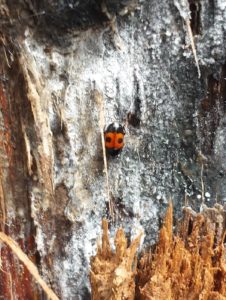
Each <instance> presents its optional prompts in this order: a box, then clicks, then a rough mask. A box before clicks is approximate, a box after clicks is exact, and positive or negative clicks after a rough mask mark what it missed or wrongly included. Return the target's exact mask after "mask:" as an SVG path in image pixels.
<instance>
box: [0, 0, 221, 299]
mask: <svg viewBox="0 0 226 300" xmlns="http://www.w3.org/2000/svg"><path fill="white" fill-rule="evenodd" d="M189 18H190V22H189V21H188V20H189ZM225 20H226V5H225V1H224V0H216V1H211V0H209V1H207V0H189V1H186V0H164V1H155V0H153V1H148V0H142V1H141V0H140V1H135V0H128V1H120V0H118V1H116V0H106V1H94V0H86V1H82V0H81V1H73V0H71V1H57V0H53V1H50V0H47V1H42V0H41V1H36V0H35V1H30V0H26V1H25V0H20V1H11V0H2V1H1V2H0V34H1V39H0V43H1V51H0V58H1V59H0V180H1V181H0V183H1V184H0V203H1V230H2V231H4V232H5V233H7V234H9V235H10V236H11V237H13V238H14V239H15V240H16V241H17V242H18V243H19V244H20V245H21V247H22V249H23V250H24V252H25V253H27V254H28V255H29V256H30V257H31V258H32V260H33V261H35V263H36V264H37V265H38V267H39V270H40V272H41V273H42V276H43V277H44V278H45V280H46V281H47V282H48V283H49V284H50V285H51V287H52V288H53V290H54V291H55V292H56V293H57V294H58V296H59V297H60V298H61V299H76V300H77V299H85V300H86V299H89V298H90V284H89V279H88V274H89V260H90V257H91V255H94V253H95V251H96V240H97V238H98V236H100V232H101V219H102V218H103V217H108V218H109V219H110V221H112V219H111V216H110V214H109V211H108V197H107V192H106V176H105V173H104V172H103V170H104V163H103V154H102V146H101V135H100V127H99V119H100V106H99V105H98V104H97V103H96V102H95V100H94V97H93V91H94V89H97V90H99V91H100V92H101V93H102V94H103V96H104V100H103V101H104V111H105V124H106V125H108V124H110V123H112V122H114V121H117V122H119V123H121V124H123V125H125V126H126V136H125V143H126V144H125V147H124V149H123V151H122V152H121V154H120V155H119V156H117V157H116V158H111V157H108V176H109V188H110V195H111V202H112V204H113V206H114V216H115V221H114V222H111V231H112V235H113V234H114V231H115V229H116V228H117V227H119V226H123V227H124V228H125V231H126V233H127V234H128V235H131V238H133V237H134V236H136V235H137V233H138V232H139V231H140V229H144V232H145V234H146V235H145V238H144V245H143V246H144V247H145V246H146V245H150V244H153V243H154V241H155V240H156V236H157V233H158V229H159V224H160V223H161V219H162V216H163V215H164V213H165V209H166V206H167V203H168V200H169V198H172V199H173V203H174V207H175V213H176V216H177V217H179V216H180V213H181V208H182V206H184V205H189V206H191V207H192V208H194V209H196V210H198V209H199V208H200V205H201V204H203V203H205V204H207V205H209V206H211V205H212V204H213V203H215V202H218V203H221V204H224V203H225V201H226V200H225V199H226V184H225V183H226V176H225V175H226V174H225V172H226V119H225V111H226V84H225V77H226V65H225V58H226V51H225V50H226V49H225V45H226V43H225V36H226V35H225V34H226V21H225ZM189 24H190V25H189ZM189 26H190V27H189ZM190 29H191V31H192V35H193V37H192V35H191V32H190ZM192 44H193V47H191V45H192ZM194 46H195V48H194ZM192 48H193V49H192ZM195 57H196V58H195ZM199 68H200V72H201V73H200V74H201V77H200V78H199V74H198V69H199ZM1 254H2V270H3V272H2V273H1V275H2V278H3V279H2V280H1V283H0V294H1V296H3V298H4V299H10V297H11V296H12V295H13V297H14V299H42V297H43V298H44V295H43V294H42V292H41V291H40V290H39V289H38V288H37V286H36V285H35V283H34V282H33V281H32V278H31V277H30V275H29V274H28V272H27V271H26V268H23V267H21V265H20V263H19V261H18V260H17V259H16V258H15V257H14V256H12V254H11V252H10V250H9V249H8V248H7V247H2V248H1ZM12 281H13V284H12Z"/></svg>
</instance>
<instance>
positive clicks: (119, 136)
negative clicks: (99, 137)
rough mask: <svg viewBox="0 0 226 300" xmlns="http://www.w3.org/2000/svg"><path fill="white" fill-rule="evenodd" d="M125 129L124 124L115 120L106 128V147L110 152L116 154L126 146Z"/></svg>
mask: <svg viewBox="0 0 226 300" xmlns="http://www.w3.org/2000/svg"><path fill="white" fill-rule="evenodd" d="M124 135H125V129H124V127H123V126H122V125H120V124H118V123H116V122H114V123H111V124H110V125H108V126H107V127H106V128H105V130H104V140H105V147H106V151H107V153H108V154H110V155H112V156H115V155H118V154H119V152H120V151H121V150H122V148H123V147H124Z"/></svg>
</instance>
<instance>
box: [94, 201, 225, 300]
mask: <svg viewBox="0 0 226 300" xmlns="http://www.w3.org/2000/svg"><path fill="white" fill-rule="evenodd" d="M225 220H226V218H225V212H224V210H223V207H222V206H220V205H215V207H214V208H207V207H204V210H203V212H202V213H198V214H197V213H195V212H194V211H192V210H191V209H189V208H186V209H185V210H184V218H183V220H182V221H181V222H180V224H179V226H178V228H179V229H178V233H177V234H174V233H173V207H172V203H171V204H170V205H169V208H168V211H167V214H166V217H165V221H164V225H163V227H162V229H161V230H160V234H159V241H158V243H157V245H156V248H155V251H154V252H153V253H145V254H144V255H143V256H142V257H141V259H140V261H139V267H138V269H136V265H135V264H134V258H135V252H136V249H137V247H138V245H139V241H140V236H139V237H137V239H136V240H134V241H133V242H132V244H131V246H130V247H129V248H127V241H126V238H125V235H124V232H123V230H122V229H119V230H118V232H117V234H116V238H115V248H116V250H115V252H113V251H112V250H111V246H110V242H109V237H108V224H107V222H106V220H104V221H103V237H102V247H100V246H99V247H98V251H97V255H96V256H95V257H93V258H92V262H91V275H90V278H91V286H92V296H93V298H92V299H94V300H95V299H101V300H107V299H141V300H147V299H149V300H165V299H167V300H185V299H189V300H196V299H203V300H212V299H218V300H223V299H226V249H225V245H224V241H225ZM136 274H137V278H135V275H136ZM135 279H137V280H135ZM135 282H136V292H135Z"/></svg>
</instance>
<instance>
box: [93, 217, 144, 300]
mask: <svg viewBox="0 0 226 300" xmlns="http://www.w3.org/2000/svg"><path fill="white" fill-rule="evenodd" d="M102 226H103V237H102V246H98V250H97V255H96V256H95V257H93V258H92V259H91V273H90V280H91V285H92V299H93V300H105V299H106V300H121V299H127V300H132V299H134V296H135V273H136V251H137V248H138V246H139V244H140V239H141V235H142V234H140V235H139V236H138V237H137V238H136V239H135V240H133V241H132V243H131V245H130V246H129V247H127V239H126V237H125V234H124V231H123V230H122V229H118V231H117V233H116V236H115V241H114V244H115V252H114V251H113V250H111V246H110V242H109V237H108V223H107V221H106V220H103V224H102Z"/></svg>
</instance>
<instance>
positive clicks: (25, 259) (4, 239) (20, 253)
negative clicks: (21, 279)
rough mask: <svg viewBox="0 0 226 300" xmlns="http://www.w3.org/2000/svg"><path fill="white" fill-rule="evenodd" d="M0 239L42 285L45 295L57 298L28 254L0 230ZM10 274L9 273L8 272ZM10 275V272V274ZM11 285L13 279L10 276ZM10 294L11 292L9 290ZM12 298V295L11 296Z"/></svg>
mask: <svg viewBox="0 0 226 300" xmlns="http://www.w3.org/2000/svg"><path fill="white" fill-rule="evenodd" d="M0 241H2V242H4V243H5V244H6V245H8V246H9V247H10V249H11V250H12V251H13V252H14V254H15V255H16V256H17V257H18V258H19V260H20V261H21V262H22V263H23V264H24V265H25V266H26V268H27V269H28V271H29V272H30V273H31V274H32V276H33V277H34V278H35V280H36V282H37V283H38V284H39V285H40V286H41V287H42V289H43V290H44V291H45V293H46V295H47V297H48V298H49V299H50V300H59V298H58V297H57V295H56V294H55V293H54V292H53V290H51V289H50V288H49V287H48V285H47V284H46V282H45V281H44V280H43V279H42V278H41V276H40V275H39V272H38V269H37V268H36V266H35V265H34V263H33V262H32V261H31V260H30V259H29V258H28V256H27V255H26V254H25V253H24V252H23V251H22V250H21V248H20V246H19V245H18V244H17V243H16V242H15V241H14V240H13V239H12V238H11V237H9V236H7V235H6V234H5V233H4V232H0ZM9 274H10V273H9ZM10 275H11V274H10ZM10 280H11V285H12V281H13V279H12V278H11V277H10ZM11 295H12V292H11ZM11 299H13V297H11Z"/></svg>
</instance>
